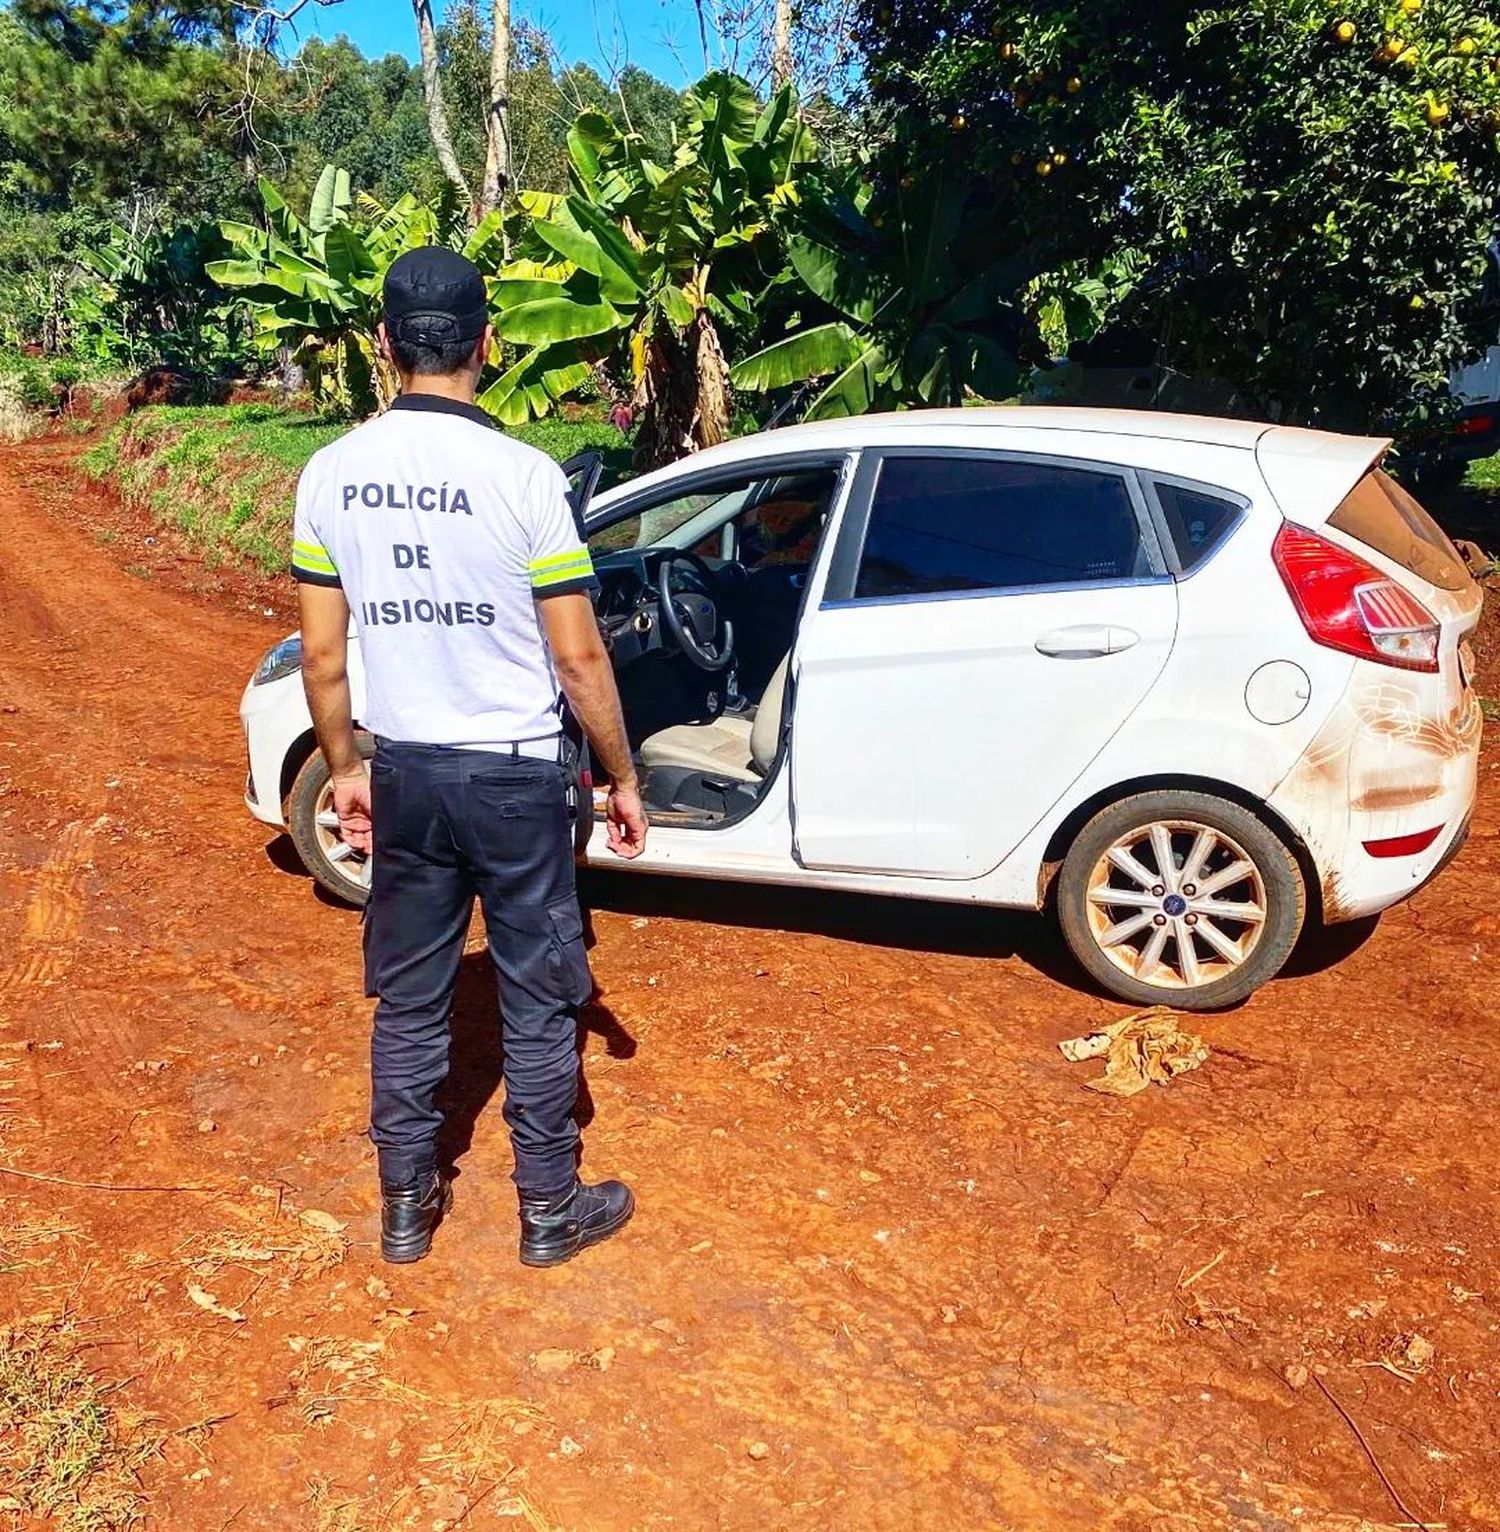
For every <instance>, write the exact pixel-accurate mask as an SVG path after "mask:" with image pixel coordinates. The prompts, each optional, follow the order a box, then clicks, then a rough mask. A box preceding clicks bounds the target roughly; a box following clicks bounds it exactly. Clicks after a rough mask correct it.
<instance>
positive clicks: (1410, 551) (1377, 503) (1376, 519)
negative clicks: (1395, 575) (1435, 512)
mask: <svg viewBox="0 0 1500 1532" xmlns="http://www.w3.org/2000/svg"><path fill="white" fill-rule="evenodd" d="M1328 525H1329V526H1331V527H1334V528H1336V529H1337V530H1338V531H1340V532H1343V533H1345V534H1346V535H1348V536H1349V537H1352V538H1354V539H1355V540H1356V541H1358V542H1362V543H1363V544H1364V545H1365V547H1367V548H1373V549H1374V550H1375V551H1376V552H1377V553H1382V554H1384V555H1385V557H1386V558H1388V559H1390V560H1391V561H1392V563H1395V564H1399V565H1400V566H1401V567H1402V568H1403V569H1405V570H1409V571H1410V572H1411V573H1412V574H1414V575H1416V576H1417V578H1418V579H1419V580H1426V581H1427V583H1428V584H1429V585H1436V586H1437V587H1438V589H1439V590H1463V589H1464V588H1465V586H1467V585H1469V584H1470V583H1472V577H1471V576H1470V574H1469V571H1468V568H1467V567H1466V566H1465V564H1464V561H1463V559H1462V557H1461V556H1460V555H1459V551H1458V549H1457V548H1455V547H1454V546H1453V544H1452V543H1451V542H1449V540H1448V535H1447V533H1446V532H1444V531H1443V529H1442V528H1441V527H1440V526H1439V525H1438V524H1437V522H1435V521H1434V520H1433V519H1432V517H1431V516H1429V515H1428V514H1427V512H1426V511H1424V510H1423V509H1422V507H1421V506H1420V505H1418V504H1417V502H1416V501H1415V500H1413V499H1412V497H1411V496H1410V495H1409V494H1408V493H1407V492H1406V490H1404V489H1403V488H1402V487H1401V486H1400V485H1399V484H1398V483H1396V481H1395V480H1394V479H1393V478H1391V476H1390V475H1389V474H1387V473H1383V472H1382V471H1381V470H1380V469H1378V468H1376V469H1373V470H1372V471H1371V472H1369V473H1367V474H1366V475H1365V476H1364V478H1362V479H1361V480H1360V481H1359V483H1358V484H1356V485H1355V486H1354V488H1353V489H1351V490H1350V491H1349V493H1348V495H1347V496H1346V497H1345V499H1344V502H1343V504H1342V505H1340V506H1339V508H1338V510H1336V511H1335V512H1334V513H1333V515H1332V516H1330V517H1329V518H1328Z"/></svg>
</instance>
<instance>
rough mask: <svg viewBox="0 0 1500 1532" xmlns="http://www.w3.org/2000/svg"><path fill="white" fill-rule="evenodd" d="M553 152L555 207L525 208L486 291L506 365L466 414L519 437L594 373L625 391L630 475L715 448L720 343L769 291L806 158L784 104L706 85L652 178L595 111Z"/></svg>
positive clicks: (720, 436)
mask: <svg viewBox="0 0 1500 1532" xmlns="http://www.w3.org/2000/svg"><path fill="white" fill-rule="evenodd" d="M568 149H569V155H570V158H571V162H572V163H571V169H570V177H569V178H570V190H569V192H568V194H567V195H566V196H565V197H561V198H556V199H553V200H552V203H551V205H550V206H542V205H540V199H537V198H535V197H533V198H532V200H531V202H530V204H529V205H528V207H527V211H528V213H529V214H530V224H529V227H528V228H527V230H526V232H525V234H524V236H523V238H522V241H521V244H520V245H519V247H518V250H517V254H518V256H519V257H520V259H519V260H518V261H517V262H514V263H512V264H511V265H509V266H507V268H506V269H505V270H504V271H502V272H501V274H500V277H499V279H498V280H497V281H495V282H494V283H493V284H492V285H491V289H490V293H491V299H492V302H493V304H494V306H495V308H496V309H497V311H498V323H499V329H500V337H501V340H502V341H503V342H504V343H505V345H506V346H507V347H519V348H522V354H521V356H520V357H519V358H518V359H517V360H516V361H515V362H514V363H513V365H511V366H510V367H508V368H507V369H506V371H505V372H504V373H503V374H502V375H501V376H500V377H499V378H498V379H497V380H496V381H495V382H494V383H493V384H492V385H491V386H490V387H489V388H488V389H487V390H486V391H485V393H484V395H483V396H482V399H481V402H482V403H483V404H484V406H485V407H486V408H487V409H488V410H490V411H491V412H492V413H493V414H494V415H496V416H497V417H498V418H499V419H500V420H501V421H502V422H503V423H505V424H520V423H521V422H523V421H525V420H526V419H528V418H530V417H531V416H535V415H542V414H545V413H546V412H547V411H549V410H550V409H552V408H553V407H554V406H555V405H556V404H557V403H558V402H559V401H560V400H561V399H562V398H563V397H565V396H566V395H567V394H568V393H570V392H571V391H573V390H575V389H577V388H578V387H579V386H580V385H581V384H583V383H584V382H586V381H587V380H588V378H589V376H590V374H591V372H592V371H593V369H594V368H595V367H596V366H597V365H599V364H601V363H604V364H606V365H613V367H614V368H615V370H616V371H617V372H618V373H622V374H624V375H625V376H627V377H628V378H629V380H630V384H631V388H632V391H633V407H634V409H635V411H636V412H637V414H638V417H639V425H640V429H639V432H638V434H637V437H636V456H637V460H638V462H639V463H640V465H641V466H642V467H651V466H654V465H656V464H658V463H662V462H668V461H671V460H672V459H674V458H677V457H681V456H682V455H684V454H685V453H688V452H692V451H695V450H697V449H698V448H700V447H706V446H711V445H713V444H714V443H715V442H718V441H722V440H724V439H725V438H726V437H727V436H728V434H729V428H730V401H731V395H730V388H729V368H728V364H727V361H726V359H725V354H724V349H725V345H724V336H725V334H726V333H727V334H729V335H730V336H731V337H732V336H734V335H737V334H738V333H740V332H743V331H746V330H749V329H751V328H752V327H753V326H754V324H755V323H756V315H757V309H758V305H759V302H760V300H761V299H762V297H763V296H764V294H765V293H766V291H767V290H768V289H769V288H771V287H773V286H774V285H775V284H777V283H778V282H781V281H783V280H784V279H785V255H784V251H783V247H782V240H781V236H780V233H779V228H778V224H779V220H780V218H781V216H782V214H783V213H784V212H785V210H787V209H789V208H791V207H793V206H795V205H796V203H797V201H798V198H799V195H800V193H799V184H800V181H801V179H802V177H803V174H804V172H805V170H806V169H807V167H809V166H810V165H812V163H813V162H814V160H815V158H816V146H815V145H814V143H813V140H812V136H811V134H810V133H809V132H808V130H807V128H806V127H805V125H804V124H803V123H802V122H801V120H800V118H799V117H798V114H797V100H796V96H795V93H794V92H793V91H792V89H791V88H790V87H786V88H784V89H782V90H780V91H778V92H777V93H776V95H775V96H773V97H772V99H771V101H770V102H769V104H768V105H766V106H765V107H764V108H762V107H761V105H760V103H759V102H758V101H757V99H756V97H755V93H754V91H753V90H752V89H751V87H750V86H749V84H748V83H747V82H746V81H744V80H743V79H740V78H738V77H737V76H734V75H730V74H724V73H715V74H710V75H708V76H707V77H705V78H704V79H703V80H701V81H700V82H699V83H698V84H697V85H696V86H694V87H693V88H692V89H691V90H690V91H688V92H687V94H686V97H685V102H684V109H683V115H682V118H681V120H680V121H679V123H678V124H677V128H676V132H675V147H674V152H673V156H672V160H671V163H670V164H666V165H663V164H657V163H656V162H655V161H653V160H652V159H651V158H650V157H649V155H648V154H647V152H646V151H645V149H644V147H643V145H642V143H641V140H640V139H639V138H638V137H637V136H635V135H634V134H631V133H628V132H625V131H622V130H621V129H620V128H619V127H617V126H616V125H615V124H614V123H613V122H612V121H610V120H609V119H608V118H606V117H603V116H601V115H599V114H597V113H585V114H584V115H583V116H581V117H579V118H578V119H577V121H576V122H575V123H574V124H573V127H572V129H571V131H570V132H569V135H568ZM523 200H524V199H523Z"/></svg>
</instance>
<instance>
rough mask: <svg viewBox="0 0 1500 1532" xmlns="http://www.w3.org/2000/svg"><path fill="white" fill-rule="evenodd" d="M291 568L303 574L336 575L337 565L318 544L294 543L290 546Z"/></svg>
mask: <svg viewBox="0 0 1500 1532" xmlns="http://www.w3.org/2000/svg"><path fill="white" fill-rule="evenodd" d="M292 568H293V569H295V570H299V571H301V572H302V573H303V574H313V575H336V574H337V573H338V572H339V571H338V565H336V564H335V563H334V562H333V560H332V559H331V558H330V557H329V555H328V550H327V549H326V548H325V547H323V546H322V544H320V543H304V542H294V543H293V544H292Z"/></svg>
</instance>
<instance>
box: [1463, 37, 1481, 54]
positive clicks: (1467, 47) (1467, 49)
mask: <svg viewBox="0 0 1500 1532" xmlns="http://www.w3.org/2000/svg"><path fill="white" fill-rule="evenodd" d="M1478 47H1479V44H1478V43H1476V42H1475V41H1474V39H1473V38H1472V37H1460V38H1459V40H1458V51H1459V52H1460V53H1461V54H1463V56H1464V57H1465V58H1470V57H1472V56H1473V54H1474V52H1475V50H1476V49H1477V48H1478Z"/></svg>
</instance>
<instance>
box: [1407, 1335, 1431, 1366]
mask: <svg viewBox="0 0 1500 1532" xmlns="http://www.w3.org/2000/svg"><path fill="white" fill-rule="evenodd" d="M1401 1355H1402V1356H1403V1357H1404V1358H1405V1359H1406V1365H1407V1366H1408V1367H1410V1368H1411V1369H1412V1371H1413V1372H1421V1370H1422V1369H1423V1368H1424V1367H1425V1366H1426V1365H1427V1364H1428V1363H1429V1362H1430V1361H1431V1360H1432V1359H1433V1357H1435V1356H1436V1355H1437V1347H1436V1346H1434V1345H1433V1344H1432V1342H1431V1341H1430V1340H1428V1339H1427V1337H1426V1336H1425V1335H1413V1336H1412V1337H1411V1339H1410V1340H1408V1341H1407V1343H1406V1345H1405V1347H1404V1348H1403V1349H1402V1352H1401Z"/></svg>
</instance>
